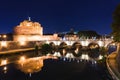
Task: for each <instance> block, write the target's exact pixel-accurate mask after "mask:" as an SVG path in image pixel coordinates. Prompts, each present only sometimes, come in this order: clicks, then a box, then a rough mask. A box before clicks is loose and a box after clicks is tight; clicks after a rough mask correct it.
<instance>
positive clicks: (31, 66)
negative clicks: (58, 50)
mask: <svg viewBox="0 0 120 80" xmlns="http://www.w3.org/2000/svg"><path fill="white" fill-rule="evenodd" d="M43 60H44V58H43V57H35V58H29V59H25V60H19V61H18V62H17V63H16V64H17V66H16V68H18V69H20V70H21V71H22V72H24V73H34V72H38V71H40V70H41V68H42V67H43Z"/></svg>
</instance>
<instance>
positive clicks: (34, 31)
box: [13, 20, 59, 41]
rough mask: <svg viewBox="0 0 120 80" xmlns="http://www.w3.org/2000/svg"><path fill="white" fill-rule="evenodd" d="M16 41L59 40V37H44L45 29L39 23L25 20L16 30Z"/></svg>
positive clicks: (55, 35) (14, 37)
mask: <svg viewBox="0 0 120 80" xmlns="http://www.w3.org/2000/svg"><path fill="white" fill-rule="evenodd" d="M13 39H14V41H40V40H58V39H59V38H58V35H57V34H53V35H43V27H42V26H41V24H39V23H38V22H32V21H31V20H24V21H23V22H21V23H20V24H19V25H18V26H16V27H15V28H14V35H13Z"/></svg>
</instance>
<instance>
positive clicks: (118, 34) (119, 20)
mask: <svg viewBox="0 0 120 80" xmlns="http://www.w3.org/2000/svg"><path fill="white" fill-rule="evenodd" d="M112 35H113V39H114V41H115V42H120V4H119V5H118V6H117V7H116V9H115V11H114V12H113V22H112Z"/></svg>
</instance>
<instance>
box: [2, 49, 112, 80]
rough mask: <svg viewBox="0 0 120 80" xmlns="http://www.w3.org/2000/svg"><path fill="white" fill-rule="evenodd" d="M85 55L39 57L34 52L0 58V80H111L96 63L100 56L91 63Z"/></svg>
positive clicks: (104, 67) (100, 64)
mask: <svg viewBox="0 0 120 80" xmlns="http://www.w3.org/2000/svg"><path fill="white" fill-rule="evenodd" d="M86 53H87V52H86ZM86 53H85V52H83V54H81V55H80V56H79V57H77V58H76V57H74V56H73V55H72V54H71V53H67V54H66V56H61V57H52V56H50V55H49V56H40V54H39V55H36V54H35V53H34V51H30V52H25V53H19V54H14V55H13V54H10V55H1V56H0V62H1V66H0V80H112V78H111V76H110V74H109V72H108V70H107V68H106V65H105V62H102V61H100V60H98V59H99V56H100V55H97V58H94V59H92V58H89V55H88V54H86ZM54 55H58V56H60V54H59V52H55V53H54Z"/></svg>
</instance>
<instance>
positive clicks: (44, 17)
mask: <svg viewBox="0 0 120 80" xmlns="http://www.w3.org/2000/svg"><path fill="white" fill-rule="evenodd" d="M119 3H120V0H3V1H2V0H0V33H8V32H12V31H13V28H14V27H15V26H17V25H19V23H20V22H21V21H23V20H25V19H28V16H30V17H31V20H32V21H37V22H40V23H41V24H42V26H43V29H44V33H53V32H63V31H69V30H70V29H71V28H73V29H74V30H75V31H78V30H95V31H97V32H98V33H99V34H109V33H111V31H112V30H111V23H112V13H113V11H114V10H115V8H116V6H117V5H118V4H119Z"/></svg>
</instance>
